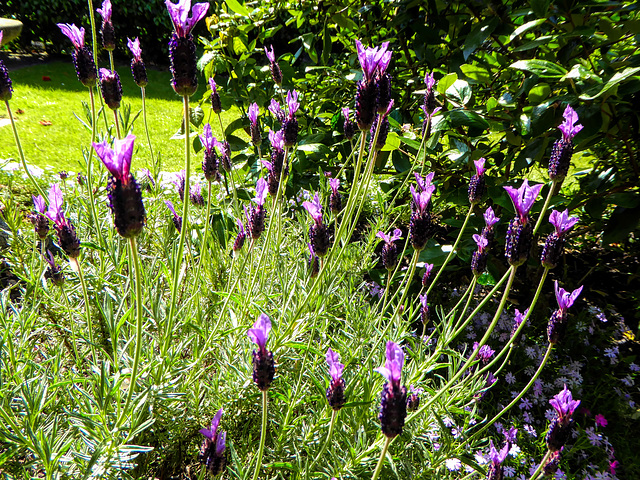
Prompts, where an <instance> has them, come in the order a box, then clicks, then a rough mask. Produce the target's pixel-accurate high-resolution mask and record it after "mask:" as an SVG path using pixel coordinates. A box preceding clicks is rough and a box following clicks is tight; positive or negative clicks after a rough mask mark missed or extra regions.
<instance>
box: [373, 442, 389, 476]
mask: <svg viewBox="0 0 640 480" xmlns="http://www.w3.org/2000/svg"><path fill="white" fill-rule="evenodd" d="M390 444H391V437H385V441H384V446H383V447H382V451H381V452H380V458H379V459H378V464H377V465H376V469H375V470H374V472H373V476H372V477H371V480H377V478H378V477H379V476H380V472H381V471H382V465H384V458H385V457H386V456H387V450H389V445H390Z"/></svg>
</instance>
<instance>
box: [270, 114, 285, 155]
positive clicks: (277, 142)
mask: <svg viewBox="0 0 640 480" xmlns="http://www.w3.org/2000/svg"><path fill="white" fill-rule="evenodd" d="M279 106H280V105H278V107H279ZM269 141H270V142H271V147H273V148H274V149H275V150H278V151H279V150H283V149H284V133H283V132H282V130H278V131H277V132H274V131H273V130H269Z"/></svg>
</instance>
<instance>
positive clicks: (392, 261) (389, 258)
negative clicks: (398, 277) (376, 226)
mask: <svg viewBox="0 0 640 480" xmlns="http://www.w3.org/2000/svg"><path fill="white" fill-rule="evenodd" d="M376 236H377V237H378V238H380V239H382V240H383V241H384V246H383V247H382V264H383V265H384V268H386V269H387V270H389V271H391V270H393V269H394V268H396V265H398V246H397V245H396V243H395V242H396V241H397V240H400V239H401V238H402V230H400V229H399V228H396V229H395V230H394V231H393V234H392V235H391V234H390V235H387V234H386V233H384V232H378V233H377V234H376Z"/></svg>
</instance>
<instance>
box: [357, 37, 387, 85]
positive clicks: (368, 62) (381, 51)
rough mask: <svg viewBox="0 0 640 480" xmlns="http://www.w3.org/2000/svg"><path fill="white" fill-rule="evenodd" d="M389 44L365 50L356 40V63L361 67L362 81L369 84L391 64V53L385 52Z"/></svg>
mask: <svg viewBox="0 0 640 480" xmlns="http://www.w3.org/2000/svg"><path fill="white" fill-rule="evenodd" d="M388 48H389V42H384V43H383V44H382V45H380V47H368V48H365V47H364V46H363V45H362V42H360V40H356V50H357V51H358V61H359V62H360V66H361V67H362V73H363V74H364V81H365V82H370V81H372V80H374V79H375V77H376V76H380V75H382V74H384V73H385V72H386V70H387V67H388V66H389V63H390V62H391V52H390V51H387V49H388Z"/></svg>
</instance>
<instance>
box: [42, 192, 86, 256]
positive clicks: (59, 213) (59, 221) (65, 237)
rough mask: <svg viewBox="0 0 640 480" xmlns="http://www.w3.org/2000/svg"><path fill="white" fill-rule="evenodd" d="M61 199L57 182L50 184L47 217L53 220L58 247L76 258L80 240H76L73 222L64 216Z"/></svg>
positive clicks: (78, 254)
mask: <svg viewBox="0 0 640 480" xmlns="http://www.w3.org/2000/svg"><path fill="white" fill-rule="evenodd" d="M62 201H63V198H62V191H61V190H60V187H59V186H58V184H54V185H52V186H51V188H50V189H49V209H48V210H47V217H49V220H51V221H52V222H53V227H54V228H55V230H56V234H57V235H58V243H59V244H60V248H62V250H63V251H64V252H65V253H66V254H67V255H68V256H69V258H78V257H79V256H80V240H78V236H77V235H76V229H75V227H74V226H73V223H71V220H69V219H68V218H65V216H64V210H62Z"/></svg>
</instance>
